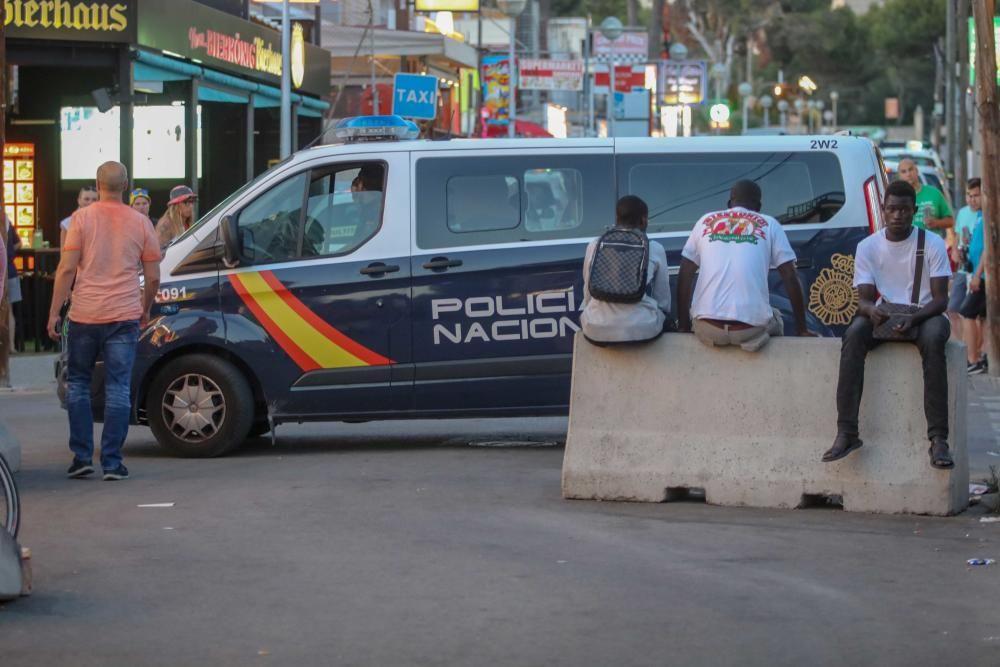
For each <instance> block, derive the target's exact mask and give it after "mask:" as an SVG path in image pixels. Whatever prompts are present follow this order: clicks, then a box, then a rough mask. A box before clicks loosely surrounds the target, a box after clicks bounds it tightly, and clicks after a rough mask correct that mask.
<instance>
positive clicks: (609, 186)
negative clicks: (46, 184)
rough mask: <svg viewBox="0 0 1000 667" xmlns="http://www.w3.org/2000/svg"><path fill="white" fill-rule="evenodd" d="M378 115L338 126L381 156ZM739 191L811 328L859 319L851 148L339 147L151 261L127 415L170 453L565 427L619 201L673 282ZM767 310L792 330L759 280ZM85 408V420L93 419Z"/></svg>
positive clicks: (239, 196)
mask: <svg viewBox="0 0 1000 667" xmlns="http://www.w3.org/2000/svg"><path fill="white" fill-rule="evenodd" d="M404 128H406V125H405V124H404V122H403V121H401V120H400V119H396V118H394V117H386V118H379V117H374V118H365V119H356V120H354V121H350V122H345V123H343V124H342V127H338V130H337V131H338V134H341V135H342V136H343V138H346V139H351V138H357V137H358V136H359V135H360V136H363V137H364V138H366V139H375V138H380V136H381V135H382V134H385V135H387V137H386V138H399V135H400V134H406V133H407V132H408V128H407V129H404ZM740 179H752V180H754V181H756V182H758V183H759V184H760V186H761V188H762V190H763V195H764V196H763V199H764V202H763V204H764V212H765V213H768V214H770V215H773V216H775V217H776V218H777V219H778V220H779V221H781V222H782V224H783V225H784V226H785V228H786V231H787V233H788V237H789V239H790V240H791V242H792V244H793V245H794V247H795V251H796V253H797V256H798V269H799V272H800V277H801V280H802V283H803V285H804V288H805V291H806V295H807V298H808V300H809V303H808V309H809V314H808V317H809V326H810V328H811V329H813V330H814V331H817V332H820V333H821V334H824V335H837V334H838V333H839V332H841V331H842V330H843V328H844V327H845V326H846V325H847V324H848V323H849V322H850V319H851V317H852V316H853V314H854V311H855V310H856V307H857V297H856V295H855V292H854V290H853V288H852V286H851V279H852V273H853V257H854V251H855V247H856V246H857V243H858V242H859V241H860V240H861V239H863V238H864V237H865V236H866V235H868V234H869V233H871V232H872V230H874V229H876V228H878V227H880V226H881V209H880V202H881V199H882V195H883V193H884V191H885V172H884V169H883V167H882V165H881V158H880V156H879V154H878V151H877V149H876V148H875V147H874V145H873V144H872V143H871V142H870V141H868V140H867V139H864V138H860V137H851V136H826V137H809V136H761V137H738V138H737V137H731V138H729V137H710V138H709V137H706V138H689V139H618V140H611V139H569V140H536V139H517V140H502V139H501V140H482V139H472V140H464V139H461V140H450V141H433V142H429V141H347V142H345V143H341V144H339V145H328V146H320V147H316V148H311V149H307V150H303V151H300V152H298V153H297V154H295V155H293V156H292V157H291V158H290V159H289V160H287V161H285V162H284V163H282V164H280V165H278V166H277V167H275V168H273V169H271V170H270V171H268V172H266V173H265V174H263V175H261V176H260V177H258V178H257V179H255V180H254V181H252V182H250V183H248V184H246V185H245V186H244V187H242V188H241V189H240V190H238V191H237V192H235V193H233V195H231V196H230V197H229V198H228V199H226V200H225V201H223V202H222V203H221V204H219V205H218V206H216V207H215V208H214V209H213V210H212V211H211V212H209V213H208V214H207V215H205V216H204V217H203V218H202V219H201V220H200V221H199V222H198V223H197V224H196V225H195V226H193V227H192V228H191V229H190V230H189V231H188V232H186V233H185V234H184V235H183V236H181V237H179V238H178V239H177V240H176V241H175V242H174V243H173V244H172V245H171V246H170V247H169V248H168V249H167V250H166V252H165V256H164V259H163V263H162V270H161V274H162V283H161V286H160V292H159V295H158V298H157V303H156V305H155V306H154V309H153V314H152V318H151V321H150V324H149V326H148V328H147V329H146V330H145V331H144V332H143V333H142V335H141V339H140V343H139V349H138V356H137V360H136V364H135V374H134V380H133V393H134V408H135V409H134V418H135V420H136V422H137V423H141V424H148V425H149V426H150V427H151V428H152V431H153V433H154V434H155V437H156V439H157V440H158V442H159V443H161V444H162V445H163V446H164V447H166V448H167V449H168V450H169V451H170V452H172V453H174V454H177V455H182V456H218V455H222V454H225V453H227V452H230V451H231V450H233V449H234V448H236V447H237V446H239V445H240V444H241V443H242V442H243V441H244V440H245V439H246V438H247V437H248V436H251V435H259V434H263V433H266V432H267V431H269V430H271V429H272V428H274V426H275V425H277V424H280V423H282V422H303V421H367V420H381V419H401V418H427V417H434V418H445V417H496V416H529V415H560V414H565V413H566V412H567V410H568V404H569V386H570V369H571V354H572V345H573V336H574V334H575V333H576V332H577V331H578V330H579V317H578V315H579V310H580V305H581V302H582V300H583V295H582V276H581V267H582V258H583V255H584V250H585V248H586V245H587V243H588V242H589V241H590V240H591V239H593V238H594V237H596V236H598V235H599V234H600V233H601V232H602V231H603V230H604V229H606V228H607V227H608V226H609V225H611V224H613V221H614V205H615V201H616V199H617V198H618V197H619V196H622V195H625V194H634V195H638V196H640V197H642V198H643V199H644V200H645V201H646V202H647V203H648V205H649V209H650V220H649V223H650V224H649V234H650V237H651V238H652V239H654V240H656V241H658V242H659V243H662V244H663V246H664V247H665V248H666V250H667V255H668V258H669V261H670V265H671V266H672V267H674V270H675V271H676V267H677V266H678V264H679V257H680V250H681V248H682V246H683V244H684V241H685V240H686V238H687V236H688V234H689V232H690V230H691V229H692V227H693V226H694V223H695V221H696V220H697V219H698V218H699V217H700V216H701V215H702V214H704V213H705V212H707V211H711V210H716V209H721V208H724V207H725V205H726V200H727V195H728V192H729V188H730V186H731V185H732V184H733V183H734V182H736V181H737V180H740ZM771 287H772V291H773V295H774V296H773V305H775V306H778V307H779V308H780V309H781V310H782V311H783V312H785V313H786V317H787V318H788V321H789V322H790V317H791V315H790V311H791V309H790V306H789V303H788V300H787V298H785V296H784V294H783V288H782V286H781V281H780V279H779V278H778V276H777V275H774V276H773V280H772V285H771ZM95 408H96V409H95V412H97V413H100V411H101V410H100V408H99V406H95Z"/></svg>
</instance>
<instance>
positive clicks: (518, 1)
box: [497, 0, 528, 139]
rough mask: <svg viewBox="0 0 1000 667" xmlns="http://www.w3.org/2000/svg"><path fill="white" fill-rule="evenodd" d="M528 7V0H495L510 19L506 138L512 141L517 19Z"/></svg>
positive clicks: (514, 107)
mask: <svg viewBox="0 0 1000 667" xmlns="http://www.w3.org/2000/svg"><path fill="white" fill-rule="evenodd" d="M527 5H528V0H497V8H498V9H499V10H500V11H501V12H503V14H504V16H506V17H507V18H509V19H510V60H509V61H508V68H509V72H510V76H509V77H508V83H507V90H508V91H509V92H508V96H507V97H508V99H507V104H509V105H510V112H509V113H508V114H507V136H508V137H510V138H511V139H513V138H514V137H515V136H517V129H516V128H515V127H514V126H515V125H516V123H517V79H518V76H517V64H516V62H515V60H514V57H515V54H516V47H517V17H518V16H520V15H521V12H523V11H524V8H525V7H526V6H527Z"/></svg>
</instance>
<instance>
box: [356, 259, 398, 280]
mask: <svg viewBox="0 0 1000 667" xmlns="http://www.w3.org/2000/svg"><path fill="white" fill-rule="evenodd" d="M396 271H399V266H398V265H396V264H383V263H382V262H374V263H372V264H369V265H368V266H366V267H365V268H363V269H361V273H362V274H363V275H366V276H375V277H378V276H382V275H385V274H386V273H395V272H396Z"/></svg>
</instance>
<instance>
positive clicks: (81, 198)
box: [59, 185, 97, 248]
mask: <svg viewBox="0 0 1000 667" xmlns="http://www.w3.org/2000/svg"><path fill="white" fill-rule="evenodd" d="M95 201H97V188H96V187H94V186H93V185H85V186H83V187H82V188H80V192H78V193H77V195H76V210H77V211H79V210H80V209H81V208H87V207H88V206H90V205H91V204H93V203H94V202H95ZM75 212H76V211H74V213H75ZM72 218H73V215H72V214H70V215H68V216H66V217H65V218H63V219H62V221H61V222H60V223H59V247H60V248H62V247H63V246H64V245H66V232H67V231H69V221H70V220H71V219H72Z"/></svg>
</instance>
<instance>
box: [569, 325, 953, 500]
mask: <svg viewBox="0 0 1000 667" xmlns="http://www.w3.org/2000/svg"><path fill="white" fill-rule="evenodd" d="M947 354H948V375H949V377H948V391H949V395H948V396H947V397H942V400H947V401H948V415H949V422H950V429H951V437H950V443H951V451H952V456H953V457H954V459H955V468H954V469H953V470H951V471H945V470H936V469H934V468H932V467H931V466H930V459H929V457H928V455H927V448H928V446H929V444H930V443H929V442H928V441H927V422H926V419H925V418H924V411H923V375H922V371H921V363H920V354H919V352H918V351H917V349H916V347H915V346H913V345H910V344H901V343H892V344H884V345H882V346H881V347H880V348H878V349H877V350H875V351H873V352H872V353H871V354H870V355H869V357H868V364H867V368H866V376H865V391H864V399H863V400H862V404H861V419H860V430H861V437H862V439H863V440H864V443H865V444H864V447H862V448H861V449H860V450H858V451H856V452H854V453H853V454H851V455H850V456H849V457H847V458H846V459H842V460H840V461H837V462H834V463H822V462H821V461H820V457H821V456H822V454H823V452H824V451H826V449H827V448H828V447H830V445H831V444H833V438H834V436H835V435H836V419H837V418H836V402H835V394H836V388H837V372H838V367H839V360H840V340H839V339H830V338H826V339H818V338H813V339H806V338H778V339H773V340H772V341H771V342H770V343H769V344H768V345H767V347H765V348H764V349H763V350H762V351H760V352H757V353H749V352H744V351H742V350H740V349H738V348H714V349H713V348H708V347H706V346H704V345H703V344H701V343H699V342H698V341H697V340H696V339H695V338H694V336H691V335H687V334H667V335H665V336H662V337H661V338H660V339H659V340H657V341H655V342H653V343H650V344H646V345H641V346H634V347H608V348H599V347H595V346H593V345H591V344H589V343H587V341H586V340H584V339H583V337H582V336H577V337H576V347H575V352H574V356H573V388H572V397H571V399H570V419H569V433H568V436H567V440H566V453H565V458H564V460H563V471H562V492H563V497H565V498H580V499H600V500H625V501H643V502H662V501H664V500H671V499H674V498H677V497H681V496H683V495H684V493H685V491H687V490H690V489H704V493H705V500H706V502H708V503H711V504H717V505H742V506H750V507H787V508H793V507H800V506H803V505H807V504H809V503H810V502H812V501H814V500H817V499H822V498H823V497H831V496H840V497H841V498H842V499H843V506H844V509H846V510H850V511H857V512H880V513H911V514H935V515H947V514H954V513H957V512H960V511H962V510H963V509H964V508H965V507H966V506H967V504H968V482H969V467H968V457H967V454H966V430H965V428H966V419H965V415H966V412H965V406H966V392H967V388H966V383H967V375H966V366H965V348H964V346H962V345H960V344H957V343H949V345H948V351H947Z"/></svg>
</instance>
